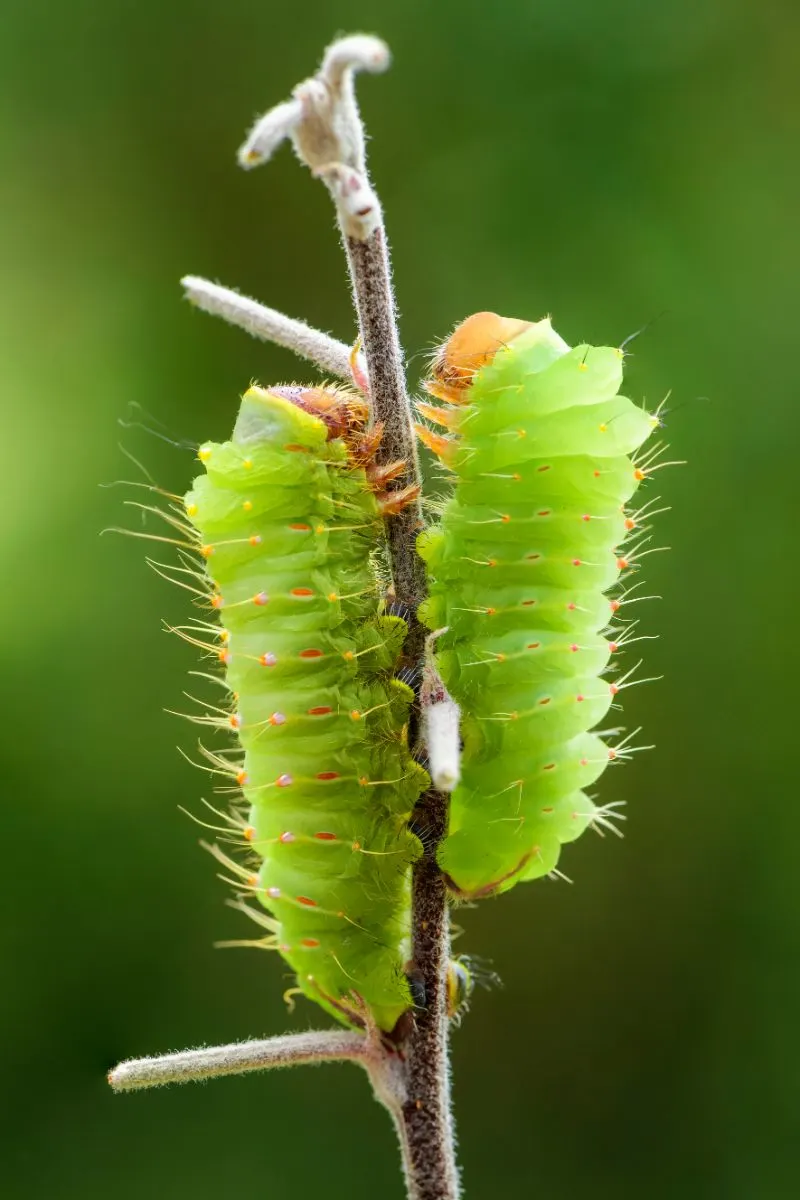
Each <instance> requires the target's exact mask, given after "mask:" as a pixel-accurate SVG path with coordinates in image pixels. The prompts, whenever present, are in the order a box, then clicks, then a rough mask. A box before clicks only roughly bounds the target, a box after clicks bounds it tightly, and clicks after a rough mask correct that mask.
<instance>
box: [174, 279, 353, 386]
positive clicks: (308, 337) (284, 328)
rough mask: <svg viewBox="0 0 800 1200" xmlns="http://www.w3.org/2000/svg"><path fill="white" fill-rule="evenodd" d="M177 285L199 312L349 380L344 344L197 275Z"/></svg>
mask: <svg viewBox="0 0 800 1200" xmlns="http://www.w3.org/2000/svg"><path fill="white" fill-rule="evenodd" d="M181 284H182V286H183V288H184V291H185V294H186V299H187V300H188V301H189V302H190V303H191V304H194V305H195V307H196V308H202V310H203V312H207V313H211V315H212V316H214V317H222V319H223V320H224V321H227V322H228V323H229V324H230V325H236V326H238V328H239V329H244V330H245V331H246V332H247V333H249V334H251V335H252V336H253V337H257V338H261V340H262V341H265V342H275V344H276V345H278V346H285V348H286V349H287V350H293V351H294V353H295V354H297V355H298V356H299V357H300V358H307V359H309V360H310V361H311V362H313V363H316V365H317V366H318V367H320V368H321V369H322V370H323V371H325V372H328V373H330V374H331V375H338V376H339V378H341V379H347V380H348V381H350V380H351V379H352V372H351V365H350V353H351V352H350V347H349V346H346V345H345V344H344V342H339V341H337V340H336V338H332V337H330V336H329V335H328V334H327V333H321V332H320V331H319V330H318V329H314V328H313V326H311V325H307V324H306V323H305V321H298V320H296V319H295V318H294V317H287V316H284V314H283V313H282V312H278V311H277V309H274V308H267V306H266V305H265V304H259V303H258V301H257V300H251V299H250V298H249V297H248V296H242V295H240V294H239V292H234V291H232V290H231V289H230V288H226V287H221V286H220V285H219V284H218V283H210V282H209V280H207V279H201V278H199V276H197V275H186V276H184V278H183V279H182V280H181Z"/></svg>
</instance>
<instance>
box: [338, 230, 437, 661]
mask: <svg viewBox="0 0 800 1200" xmlns="http://www.w3.org/2000/svg"><path fill="white" fill-rule="evenodd" d="M344 243H345V249H346V251H347V260H348V265H349V267H350V276H351V279H352V283H353V299H354V301H355V306H356V311H357V313H358V323H359V329H360V332H361V342H362V346H363V350H364V356H365V358H366V360H367V371H368V374H369V386H370V398H371V401H372V412H373V416H374V418H375V421H376V422H380V423H382V425H383V427H384V429H383V438H382V440H381V444H380V446H379V447H378V454H377V459H378V462H380V463H390V462H396V461H397V460H398V459H402V460H403V461H404V463H405V470H404V472H403V474H402V475H401V476H399V477H398V479H397V483H396V486H397V487H398V488H400V487H406V486H407V485H409V484H415V485H417V486H419V485H420V470H419V456H418V454H417V441H416V437H415V435H414V427H413V422H412V414H411V405H410V404H409V401H408V396H407V394H406V382H405V375H404V372H403V359H402V353H401V350H400V339H399V337H398V334H397V318H396V313H395V305H394V295H393V292H392V282H391V274H390V268H389V255H388V253H387V249H386V235H385V233H384V230H383V226H382V225H379V226H378V228H377V229H376V230H375V232H374V233H373V234H371V235H370V237H368V238H367V239H366V240H365V241H358V240H357V239H356V238H353V237H347V236H345V237H344ZM421 527H422V509H421V505H420V502H419V500H415V501H412V503H411V504H409V505H407V507H405V508H404V509H403V510H402V512H400V513H397V515H395V516H390V517H388V518H387V529H386V532H387V539H388V542H389V553H390V557H391V563H392V575H393V579H394V588H395V595H396V597H397V599H398V600H399V601H401V602H402V603H403V604H406V605H408V607H409V609H410V610H411V619H410V621H409V635H408V638H407V640H406V654H407V655H408V657H409V658H411V659H413V661H414V663H415V664H416V663H419V662H420V660H421V658H422V653H423V650H424V637H425V635H424V631H423V630H422V629H421V627H420V626H419V623H418V622H417V620H416V617H415V616H414V614H415V613H416V609H417V605H418V604H419V602H420V600H422V599H423V598H424V596H425V588H426V584H425V567H424V564H423V562H422V559H421V558H420V557H419V555H418V554H417V552H416V548H415V542H416V537H417V534H418V532H419V530H420V529H421Z"/></svg>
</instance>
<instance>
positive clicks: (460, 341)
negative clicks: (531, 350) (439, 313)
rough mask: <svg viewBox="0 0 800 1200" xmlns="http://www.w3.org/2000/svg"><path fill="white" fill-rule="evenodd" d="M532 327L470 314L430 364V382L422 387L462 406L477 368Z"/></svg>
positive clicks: (495, 316) (489, 314) (492, 315)
mask: <svg viewBox="0 0 800 1200" xmlns="http://www.w3.org/2000/svg"><path fill="white" fill-rule="evenodd" d="M532 324H533V322H532V321H519V320H516V319H515V318H514V317H501V316H498V314H497V313H493V312H479V313H473V314H472V316H471V317H467V319H466V321H462V322H461V324H460V325H457V326H456V328H455V329H454V330H453V332H452V333H451V334H450V337H449V338H448V339H447V341H446V342H445V344H444V345H443V346H442V347H441V349H440V350H439V353H438V354H437V356H436V358H435V359H434V363H433V372H432V373H433V380H432V381H431V382H429V383H426V384H425V387H426V389H427V391H429V392H430V393H431V395H433V396H436V397H437V398H438V399H440V400H449V402H450V403H451V404H464V403H466V401H467V396H466V395H465V391H466V389H468V388H469V386H470V384H471V383H472V380H473V377H474V376H475V375H476V374H477V372H478V371H480V369H481V367H484V366H486V364H487V363H489V362H491V361H492V359H493V358H494V356H495V354H496V353H497V351H498V350H499V349H500V348H501V347H502V346H507V345H508V344H509V342H512V341H513V340H514V338H517V337H519V335H520V334H521V333H524V332H525V330H526V329H530V327H531V325H532Z"/></svg>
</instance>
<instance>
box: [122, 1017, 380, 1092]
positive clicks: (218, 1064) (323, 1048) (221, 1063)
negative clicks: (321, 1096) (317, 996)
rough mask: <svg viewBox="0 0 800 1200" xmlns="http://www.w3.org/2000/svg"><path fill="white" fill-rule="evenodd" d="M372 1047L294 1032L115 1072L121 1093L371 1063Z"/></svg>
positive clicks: (362, 1041)
mask: <svg viewBox="0 0 800 1200" xmlns="http://www.w3.org/2000/svg"><path fill="white" fill-rule="evenodd" d="M367 1057H368V1048H367V1042H366V1038H365V1037H364V1035H363V1034H361V1033H349V1032H346V1031H344V1030H330V1031H329V1030H320V1031H318V1032H317V1031H314V1032H311V1033H293V1034H287V1036H285V1037H274V1038H267V1039H266V1040H264V1041H253V1042H233V1043H231V1045H229V1046H208V1047H206V1046H203V1047H201V1048H200V1049H199V1050H181V1051H180V1052H179V1053H177V1054H164V1055H161V1056H160V1057H158V1058H132V1059H130V1060H129V1061H128V1062H122V1063H120V1064H119V1066H117V1067H114V1069H113V1071H110V1072H109V1075H108V1082H109V1083H110V1084H111V1087H112V1088H113V1090H114V1091H115V1092H133V1091H138V1090H140V1089H142V1088H151V1087H163V1086H164V1085H165V1084H168V1083H191V1082H198V1081H200V1080H203V1079H214V1078H215V1077H216V1076H218V1075H243V1074H245V1073H246V1072H247V1071H264V1070H267V1069H275V1068H278V1067H296V1066H299V1065H300V1064H301V1063H320V1062H358V1063H361V1064H362V1065H365V1064H366V1060H367Z"/></svg>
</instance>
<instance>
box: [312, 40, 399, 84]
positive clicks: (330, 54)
mask: <svg viewBox="0 0 800 1200" xmlns="http://www.w3.org/2000/svg"><path fill="white" fill-rule="evenodd" d="M390 62H391V55H390V53H389V47H388V46H387V45H386V43H385V42H382V41H381V39H380V38H376V37H370V36H369V35H368V34H364V33H356V34H353V35H352V36H351V37H346V38H340V39H339V41H338V42H334V43H333V44H332V45H330V46H329V47H328V49H327V50H326V51H325V57H324V58H323V60H322V69H321V73H322V75H323V76H324V77H325V78H326V79H328V80H330V81H332V82H333V81H336V80H338V79H339V78H340V77H341V75H342V74H343V72H344V71H369V72H371V73H372V74H379V73H380V72H381V71H385V70H386V69H387V67H388V66H389V63H390Z"/></svg>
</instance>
